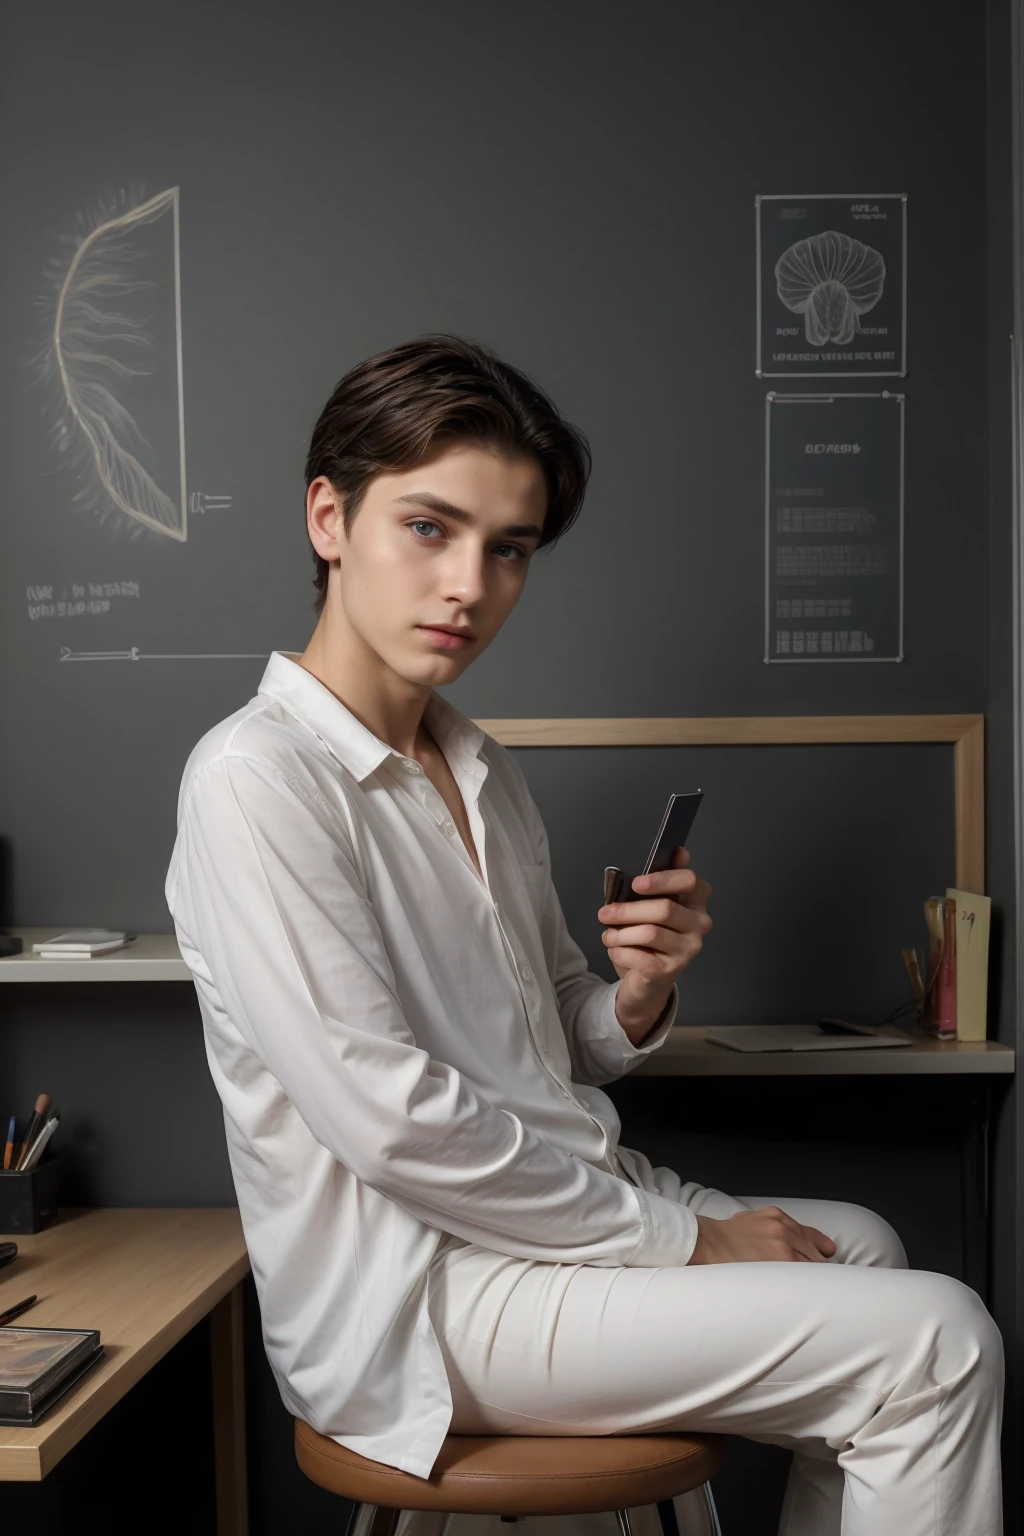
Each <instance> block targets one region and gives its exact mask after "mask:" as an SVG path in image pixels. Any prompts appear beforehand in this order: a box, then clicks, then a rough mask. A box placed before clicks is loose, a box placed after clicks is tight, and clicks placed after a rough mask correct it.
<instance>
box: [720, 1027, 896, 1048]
mask: <svg viewBox="0 0 1024 1536" xmlns="http://www.w3.org/2000/svg"><path fill="white" fill-rule="evenodd" d="M826 1022H829V1023H831V1022H832V1021H831V1020H828V1021H826ZM841 1027H842V1029H843V1030H844V1031H846V1030H849V1031H850V1033H849V1034H847V1033H842V1034H829V1033H827V1032H826V1031H824V1030H822V1029H820V1028H819V1026H818V1025H817V1024H716V1025H713V1026H712V1027H711V1028H710V1029H709V1030H708V1039H709V1040H710V1041H711V1042H712V1044H713V1045H725V1046H728V1047H729V1049H730V1050H733V1051H848V1050H850V1049H855V1048H856V1047H858V1046H865V1047H871V1048H872V1049H873V1048H874V1047H875V1046H885V1045H909V1044H910V1036H909V1035H905V1034H892V1033H888V1032H886V1030H885V1029H884V1028H880V1027H878V1026H875V1025H870V1024H846V1023H844V1024H843V1025H842V1026H841Z"/></svg>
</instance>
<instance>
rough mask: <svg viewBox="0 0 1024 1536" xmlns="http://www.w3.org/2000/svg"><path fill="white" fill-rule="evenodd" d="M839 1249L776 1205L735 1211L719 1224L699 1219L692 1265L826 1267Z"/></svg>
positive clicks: (718, 1221) (710, 1220)
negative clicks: (758, 1262) (759, 1262)
mask: <svg viewBox="0 0 1024 1536" xmlns="http://www.w3.org/2000/svg"><path fill="white" fill-rule="evenodd" d="M835 1251H836V1245H835V1243H834V1242H833V1241H832V1239H831V1238H830V1237H826V1236H825V1233H824V1232H819V1231H818V1229H817V1227H805V1226H803V1225H802V1224H801V1223H800V1222H799V1221H794V1219H793V1217H792V1216H787V1215H786V1213H785V1211H782V1210H780V1209H779V1207H778V1206H777V1205H763V1206H761V1207H760V1209H759V1210H756V1211H736V1212H734V1214H733V1215H732V1216H727V1217H726V1218H725V1219H724V1220H719V1219H718V1218H717V1217H715V1216H698V1217H697V1243H696V1246H695V1248H694V1250H693V1253H692V1254H691V1255H690V1260H689V1262H690V1263H691V1264H738V1263H744V1262H747V1263H749V1262H751V1261H752V1260H755V1259H778V1260H781V1261H783V1262H785V1261H786V1260H792V1259H796V1260H801V1261H803V1262H804V1263H811V1264H824V1263H825V1262H826V1260H827V1259H830V1258H831V1257H832V1255H833V1254H834V1253H835Z"/></svg>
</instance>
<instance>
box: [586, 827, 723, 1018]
mask: <svg viewBox="0 0 1024 1536" xmlns="http://www.w3.org/2000/svg"><path fill="white" fill-rule="evenodd" d="M689 863H690V855H689V853H688V852H687V850H686V849H685V848H675V849H673V852H672V867H671V869H663V870H661V871H659V872H658V873H655V874H650V875H636V876H635V877H634V879H633V890H634V891H637V892H639V891H643V892H644V895H645V896H646V895H647V893H648V892H650V897H651V899H650V900H649V901H620V902H613V903H611V904H610V905H609V906H606V907H599V908H598V913H597V916H598V921H599V922H602V923H608V924H609V925H610V926H609V927H608V928H606V929H605V931H604V933H602V935H601V942H602V943H603V944H605V945H606V946H607V949H608V954H609V957H610V959H611V962H612V964H613V965H614V967H615V969H616V971H617V972H618V974H619V976H620V978H621V979H622V986H621V987H620V988H619V991H618V995H617V997H616V1016H617V1017H618V1020H619V1023H620V1024H621V1025H622V1027H623V1029H624V1030H625V1031H626V1033H627V1034H628V1035H629V1037H630V1039H632V1040H633V1042H634V1044H636V1043H637V1038H636V1037H639V1036H641V1035H643V1034H646V1033H647V1032H648V1031H649V1030H650V1027H651V1025H652V1024H653V1023H654V1021H655V1019H657V1018H658V1016H659V1015H660V1014H661V1012H662V1010H663V1008H664V1006H665V1004H666V1002H667V1001H668V997H669V994H670V993H671V991H672V988H673V986H674V985H675V982H676V978H677V977H678V976H680V975H681V974H682V972H683V971H685V969H686V967H687V966H688V965H689V964H690V961H691V960H693V959H695V958H696V956H697V955H699V954H700V952H701V950H702V949H703V947H704V935H705V934H706V933H710V931H711V927H712V923H711V918H710V917H709V916H708V914H707V903H708V897H709V896H710V895H711V887H710V885H709V884H708V883H707V881H706V880H702V879H701V878H700V876H699V875H698V874H696V873H695V872H694V871H693V870H692V869H690V868H688V865H689ZM615 925H618V926H615Z"/></svg>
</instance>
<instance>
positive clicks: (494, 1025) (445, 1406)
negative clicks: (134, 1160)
mask: <svg viewBox="0 0 1024 1536" xmlns="http://www.w3.org/2000/svg"><path fill="white" fill-rule="evenodd" d="M424 721H425V723H426V725H427V727H428V728H429V730H430V732H431V734H432V735H433V737H434V739H435V740H436V741H437V743H438V746H439V747H440V748H441V750H442V752H443V753H444V755H445V758H446V759H447V761H448V763H449V765H450V767H451V770H452V773H453V775H454V777H455V780H456V782H457V783H458V786H459V789H460V791H461V793H462V797H463V800H464V802H465V806H466V811H467V814H468V817H469V822H470V826H471V830H472V834H473V840H474V842H475V844H476V848H477V851H478V855H479V858H480V864H481V868H482V870H483V879H481V877H480V874H479V873H478V872H477V869H476V867H475V865H474V863H473V861H472V859H471V857H470V855H469V852H468V850H467V848H466V846H465V844H464V843H463V841H462V838H461V837H460V835H459V833H458V830H457V828H456V826H455V823H454V822H453V821H452V819H451V816H450V814H449V811H448V807H447V806H446V804H445V802H444V800H443V798H442V797H441V795H440V794H439V793H438V791H437V789H436V788H435V787H434V785H433V784H432V783H431V782H430V780H429V778H428V777H427V776H426V774H425V773H424V771H423V768H422V766H421V764H419V763H418V762H416V761H415V759H413V758H407V757H403V756H402V754H401V753H399V752H396V751H395V750H394V749H393V748H392V747H390V746H388V745H387V743H386V742H383V741H381V740H380V739H379V738H378V737H377V736H375V735H374V734H373V733H372V732H371V731H370V730H368V729H367V728H366V727H365V726H364V725H363V724H362V723H361V722H360V721H359V720H358V719H357V718H356V716H355V715H354V714H352V712H351V711H350V710H348V709H346V707H345V706H344V705H343V704H342V703H341V702H340V701H339V700H338V699H337V698H336V697H335V696H334V695H333V694H332V693H331V692H330V690H329V689H327V688H326V687H324V686H323V684H321V683H320V682H318V681H317V679H316V678H315V677H313V676H312V674H311V673H309V672H307V671H306V670H305V668H303V667H302V666H300V665H298V661H297V656H296V655H295V653H292V652H285V651H275V652H274V653H273V654H272V656H271V657H270V660H269V663H268V665H267V668H266V671H265V673H264V676H263V679H262V682H261V683H260V688H259V692H258V694H257V695H256V697H255V698H253V699H251V700H250V702H249V703H248V704H246V705H245V706H244V707H243V708H241V709H239V710H238V711H236V712H235V713H234V714H233V715H231V716H229V717H228V719H226V720H223V721H222V722H221V723H220V724H218V725H216V726H214V727H213V728H212V729H211V730H210V731H208V732H207V733H206V735H204V736H203V737H202V739H201V740H200V741H199V742H198V744H197V745H196V747H195V748H194V750H193V751H192V753H191V755H190V757H189V759H188V762H187V764H186V767H185V771H184V775H183V778H182V783H181V790H180V795H179V801H178V833H177V838H176V841H175V844H174V850H173V853H172V856H171V861H170V867H169V869H168V873H167V880H166V886H165V894H166V899H167V904H168V907H169V909H170V912H171V915H172V917H173V919H174V927H175V932H176V935H177V939H178V943H179V945H180V948H181V952H182V955H183V956H184V958H185V960H186V962H187V964H188V966H189V969H190V970H191V972H192V975H193V977H194V980H195V986H196V992H197V995H198V999H199V1007H200V1011H201V1014H202V1019H203V1027H204V1033H205V1039H206V1049H207V1056H208V1060H209V1064H210V1070H211V1072H212V1074H213V1078H214V1082H215V1084H216V1087H217V1090H218V1092H219V1094H220V1097H221V1099H222V1101H223V1106H224V1123H225V1130H226V1136H227V1146H228V1153H229V1157H230V1161H231V1169H232V1174H233V1178H234V1184H235V1191H236V1194H237V1198H238V1205H239V1210H240V1213H241V1218H242V1224H243V1228H244V1232H245V1238H246V1243H247V1245H248V1249H249V1255H250V1259H251V1262H252V1268H253V1275H254V1278H255V1282H256V1287H257V1293H258V1296H259V1300H260V1308H261V1314H262V1322H263V1336H264V1343H265V1347H266V1351H267V1355H268V1358H269V1361H270V1364H271V1367H272V1369H273V1372H274V1376H275V1379H276V1381H277V1384H278V1388H279V1390H280V1392H281V1396H282V1398H283V1400H284V1403H285V1405H286V1406H287V1408H288V1409H289V1410H290V1411H291V1412H292V1413H293V1414H295V1415H297V1416H300V1417H302V1418H304V1419H305V1420H306V1421H307V1422H308V1423H310V1424H312V1425H313V1426H314V1428H316V1429H318V1430H319V1431H321V1432H322V1433H324V1434H327V1435H330V1436H332V1437H334V1438H335V1439H336V1440H338V1441H339V1442H340V1443H341V1444H342V1445H345V1446H347V1447H349V1448H350V1449H352V1450H354V1451H356V1452H358V1453H359V1454H361V1455H364V1456H368V1457H371V1458H372V1459H374V1460H376V1461H381V1462H384V1463H386V1464H388V1465H390V1466H394V1467H399V1468H401V1469H403V1470H405V1471H408V1472H411V1473H413V1474H414V1475H416V1476H419V1477H427V1476H429V1474H430V1471H431V1468H432V1466H433V1463H434V1460H435V1458H436V1455H437V1452H438V1450H439V1448H440V1446H441V1444H442V1442H443V1440H444V1437H445V1434H446V1432H447V1429H448V1425H449V1423H450V1420H451V1411H452V1407H451V1395H450V1392H449V1389H448V1381H447V1376H446V1373H445V1368H444V1363H443V1359H442V1356H441V1353H440V1349H439V1347H438V1344H437V1340H436V1338H435V1335H434V1333H433V1330H432V1327H431V1322H430V1317H429V1313H428V1308H427V1270H428V1266H429V1264H430V1262H431V1259H432V1258H433V1256H434V1255H435V1253H436V1252H437V1251H438V1248H439V1245H440V1244H442V1243H443V1242H446V1241H447V1242H450V1241H452V1238H455V1239H459V1238H461V1239H463V1240H464V1241H468V1242H472V1243H477V1244H481V1245H483V1246H485V1247H488V1248H492V1249H495V1250H497V1251H499V1252H502V1253H508V1254H513V1255H515V1256H518V1257H525V1258H536V1259H541V1260H547V1261H557V1262H561V1263H586V1264H598V1265H663V1264H671V1265H681V1264H685V1263H686V1262H687V1260H688V1259H689V1258H690V1255H691V1254H692V1251H693V1248H694V1244H695V1242H696V1237H697V1223H696V1218H695V1217H694V1215H693V1213H692V1212H691V1211H690V1210H689V1209H688V1207H686V1206H685V1205H683V1204H680V1203H678V1202H677V1201H675V1200H673V1199H671V1198H668V1197H667V1195H666V1194H662V1193H658V1191H657V1189H656V1187H655V1183H654V1180H653V1178H652V1170H651V1165H650V1163H649V1162H648V1161H647V1159H646V1158H645V1157H644V1156H643V1155H642V1154H641V1153H638V1152H630V1151H629V1150H628V1149H626V1148H622V1147H620V1146H619V1145H618V1133H619V1128H620V1127H619V1120H618V1116H617V1115H616V1113H615V1109H614V1106H613V1105H612V1103H611V1101H610V1099H609V1098H608V1097H607V1095H606V1094H604V1093H602V1092H601V1091H600V1089H599V1087H598V1086H597V1085H598V1084H600V1083H604V1082H609V1081H611V1080H612V1079H614V1078H616V1077H619V1076H621V1075H622V1073H624V1072H626V1071H628V1070H629V1068H630V1067H632V1066H633V1065H635V1064H636V1063H637V1062H638V1061H640V1060H641V1058H642V1057H644V1056H646V1055H648V1054H649V1053H650V1052H651V1051H652V1050H655V1049H656V1048H657V1046H658V1045H660V1044H661V1042H662V1041H663V1040H664V1038H665V1036H666V1034H667V1032H668V1030H669V1028H670V1027H671V1025H672V1023H673V1021H674V1019H675V1015H676V1009H677V1006H678V993H677V991H676V989H673V993H672V997H671V999H670V1002H669V1005H668V1007H667V1010H666V1013H665V1015H664V1017H663V1019H662V1020H661V1021H660V1023H659V1025H658V1027H657V1029H656V1030H655V1032H654V1033H653V1034H652V1035H650V1036H649V1037H648V1038H647V1040H646V1041H645V1043H644V1044H643V1046H641V1047H639V1048H637V1047H635V1046H633V1045H632V1044H631V1043H630V1041H629V1039H628V1038H627V1036H626V1034H625V1032H624V1031H623V1030H622V1028H621V1026H620V1025H619V1023H618V1021H617V1019H616V1017H615V994H616V992H617V990H618V985H619V984H618V982H608V981H605V980H604V979H603V978H601V977H599V976H597V975H595V974H594V973H593V972H591V971H590V970H588V967H587V962H586V958H585V956H584V955H583V953H582V951H581V950H580V949H579V948H578V946H577V945H576V944H575V943H574V941H573V940H572V938H571V937H570V935H569V933H568V930H567V928H566V925H565V920H564V917H563V914H562V909H561V905H560V903H559V900H558V896H557V893H556V891H555V888H554V885H553V883H552V879H551V866H550V857H549V850H548V839H547V835H546V832H545V829H544V825H543V822H542V820H541V816H540V813H539V811H538V809H537V806H536V805H535V803H534V801H533V799H532V797H531V795H530V793H529V790H528V788H527V784H526V780H525V777H524V775H523V772H522V770H521V768H520V767H519V765H518V764H517V762H516V760H515V758H514V757H513V756H512V755H511V753H509V752H508V751H507V750H506V749H505V748H504V747H502V746H501V745H500V743H498V742H497V741H495V740H494V738H493V737H491V736H488V735H487V734H486V733H485V732H484V731H482V730H480V729H479V727H477V726H476V725H475V724H474V723H473V721H472V720H470V719H469V718H468V717H467V716H465V715H464V714H462V713H461V712H460V711H459V710H458V709H456V708H455V707H454V705H452V704H451V703H450V702H449V701H448V700H447V699H445V698H443V697H442V696H441V695H440V694H438V693H436V692H434V693H432V694H431V696H430V699H429V701H428V704H427V708H426V711H425V714H424ZM661 1172H662V1173H664V1172H666V1170H661ZM446 1234H451V1236H448V1237H446Z"/></svg>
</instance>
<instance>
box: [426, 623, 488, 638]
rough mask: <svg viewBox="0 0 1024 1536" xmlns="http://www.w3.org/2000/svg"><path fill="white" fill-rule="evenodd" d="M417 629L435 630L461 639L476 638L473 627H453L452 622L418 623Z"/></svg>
mask: <svg viewBox="0 0 1024 1536" xmlns="http://www.w3.org/2000/svg"><path fill="white" fill-rule="evenodd" d="M416 627H417V629H426V630H433V631H435V632H436V633H440V634H442V635H457V636H458V638H459V639H460V640H475V639H476V636H475V635H474V633H473V631H472V630H471V629H453V628H452V626H451V625H450V624H417V626H416Z"/></svg>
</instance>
